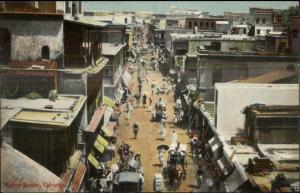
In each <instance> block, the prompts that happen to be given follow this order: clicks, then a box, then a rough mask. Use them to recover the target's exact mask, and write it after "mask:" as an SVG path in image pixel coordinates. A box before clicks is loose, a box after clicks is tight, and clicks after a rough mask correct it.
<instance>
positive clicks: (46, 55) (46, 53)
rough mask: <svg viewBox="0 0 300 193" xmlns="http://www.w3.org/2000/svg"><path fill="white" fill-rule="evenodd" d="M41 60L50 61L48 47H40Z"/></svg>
mask: <svg viewBox="0 0 300 193" xmlns="http://www.w3.org/2000/svg"><path fill="white" fill-rule="evenodd" d="M42 59H47V60H49V59H50V49H49V46H43V47H42Z"/></svg>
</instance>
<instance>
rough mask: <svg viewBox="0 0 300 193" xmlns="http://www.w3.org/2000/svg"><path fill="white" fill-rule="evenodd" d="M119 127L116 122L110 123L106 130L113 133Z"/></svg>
mask: <svg viewBox="0 0 300 193" xmlns="http://www.w3.org/2000/svg"><path fill="white" fill-rule="evenodd" d="M115 126H117V122H114V121H110V122H108V124H107V126H106V128H107V129H109V130H111V131H113V129H114V127H115Z"/></svg>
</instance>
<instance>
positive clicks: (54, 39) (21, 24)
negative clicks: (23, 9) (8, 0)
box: [0, 16, 63, 64]
mask: <svg viewBox="0 0 300 193" xmlns="http://www.w3.org/2000/svg"><path fill="white" fill-rule="evenodd" d="M0 28H7V29H8V30H9V32H10V33H11V60H20V61H24V60H39V59H41V50H42V46H45V45H47V46H49V49H50V59H51V60H58V61H59V64H62V60H61V59H59V58H62V57H61V56H60V55H63V21H62V19H53V18H49V17H47V18H45V17H40V18H39V17H38V16H35V18H33V17H31V16H12V17H7V18H4V19H2V18H1V23H0Z"/></svg>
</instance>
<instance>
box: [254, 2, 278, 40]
mask: <svg viewBox="0 0 300 193" xmlns="http://www.w3.org/2000/svg"><path fill="white" fill-rule="evenodd" d="M250 24H251V25H253V26H255V36H265V35H266V34H267V33H268V32H271V31H282V30H283V26H282V14H281V10H276V9H261V8H250Z"/></svg>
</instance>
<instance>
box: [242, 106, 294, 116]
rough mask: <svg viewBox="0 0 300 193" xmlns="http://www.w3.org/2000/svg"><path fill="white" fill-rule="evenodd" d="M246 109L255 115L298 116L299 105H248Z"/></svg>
mask: <svg viewBox="0 0 300 193" xmlns="http://www.w3.org/2000/svg"><path fill="white" fill-rule="evenodd" d="M246 111H248V112H249V111H250V112H252V113H253V114H254V115H255V116H256V117H265V118H267V117H299V118H300V106H295V105H294V106H287V105H267V106H266V105H255V104H254V105H250V106H248V107H247V108H246Z"/></svg>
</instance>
